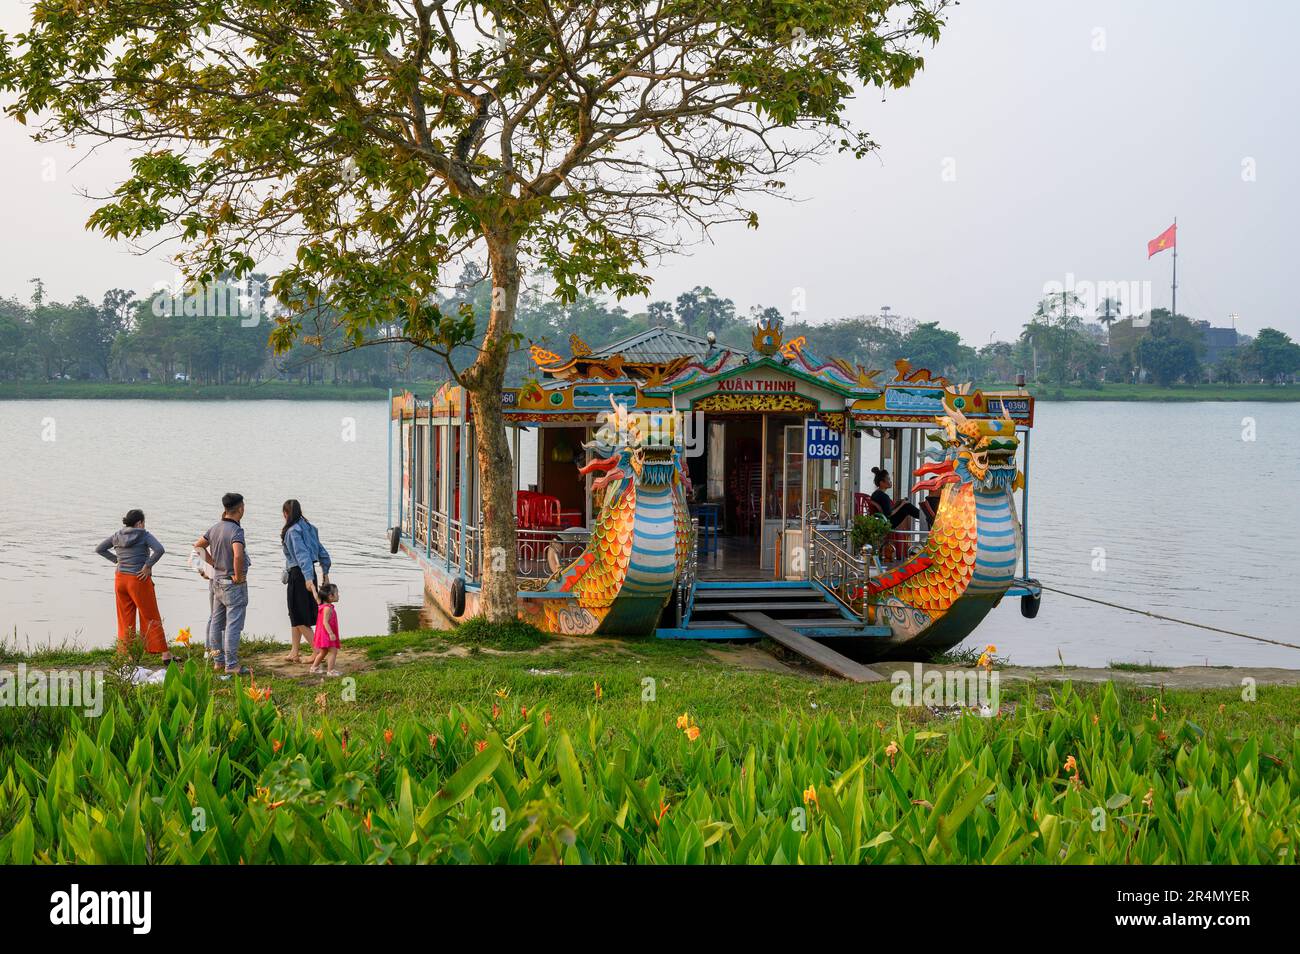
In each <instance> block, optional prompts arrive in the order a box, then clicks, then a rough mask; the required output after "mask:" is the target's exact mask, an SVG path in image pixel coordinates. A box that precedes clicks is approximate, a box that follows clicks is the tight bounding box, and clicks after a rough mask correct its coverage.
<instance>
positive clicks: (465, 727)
mask: <svg viewBox="0 0 1300 954" xmlns="http://www.w3.org/2000/svg"><path fill="white" fill-rule="evenodd" d="M460 734H461V735H469V723H468V722H462V723H461V724H460Z"/></svg>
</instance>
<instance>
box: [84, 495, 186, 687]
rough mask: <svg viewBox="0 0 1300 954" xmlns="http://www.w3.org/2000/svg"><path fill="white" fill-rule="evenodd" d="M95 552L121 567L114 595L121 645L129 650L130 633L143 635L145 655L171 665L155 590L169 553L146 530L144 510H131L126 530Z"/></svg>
mask: <svg viewBox="0 0 1300 954" xmlns="http://www.w3.org/2000/svg"><path fill="white" fill-rule="evenodd" d="M95 552H96V553H98V554H99V555H100V556H102V557H103V558H104V559H105V560H107V561H108V562H109V563H116V564H117V572H116V573H114V574H113V594H114V596H115V597H116V600H117V643H118V646H119V647H120V648H121V649H123V650H125V649H126V648H127V639H128V638H129V637H130V634H131V633H133V632H134V633H139V634H140V636H141V637H142V638H143V639H144V648H145V652H149V653H158V654H160V655H161V656H162V661H163V663H164V664H165V663H169V662H171V661H172V656H171V652H170V651H169V650H168V648H167V634H166V632H164V630H163V622H162V614H160V613H159V612H158V597H157V594H155V593H154V588H153V567H154V564H155V563H157V562H158V561H159V560H161V559H162V555H163V553H165V552H166V551H165V550H164V549H163V545H162V544H161V543H159V542H158V538H157V537H155V536H154V535H153V534H152V533H150V532H149V531H148V530H146V529H145V528H144V511H143V510H128V511H127V513H126V516H125V517H123V518H122V529H121V530H118V531H117V532H116V533H114V534H113V535H112V536H110V537H109V538H108V539H107V540H105V541H104V542H103V543H101V544H100V545H99V546H97V547H95ZM137 616H138V617H139V620H140V624H139V627H138V628H137V626H136V617H137Z"/></svg>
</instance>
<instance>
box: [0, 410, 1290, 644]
mask: <svg viewBox="0 0 1300 954" xmlns="http://www.w3.org/2000/svg"><path fill="white" fill-rule="evenodd" d="M386 441H387V428H386V407H385V404H384V402H382V401H378V402H374V401H371V402H317V401H304V402H291V401H229V402H219V403H216V402H214V403H208V402H181V401H178V402H170V401H0V446H2V447H3V448H4V449H5V450H6V452H7V454H6V457H7V461H6V466H5V467H4V469H3V472H2V473H0V634H2V635H3V637H4V638H5V640H6V641H7V642H9V643H17V645H18V647H19V648H27V647H36V646H43V645H46V644H49V643H53V644H55V645H58V644H62V643H77V644H80V645H83V646H105V645H110V644H111V643H112V641H113V639H114V634H115V624H114V612H113V594H112V571H113V568H112V567H111V566H110V565H109V564H108V563H107V562H106V561H104V560H102V559H100V558H99V557H98V556H96V555H95V554H94V552H93V551H94V547H95V545H96V544H97V543H98V542H99V541H100V540H102V539H103V538H104V537H106V536H108V535H109V534H110V533H111V532H112V531H113V530H114V529H116V528H117V527H118V526H120V525H121V516H122V514H123V513H125V512H126V511H127V510H128V509H130V508H131V507H141V508H142V509H144V510H145V512H146V514H147V525H148V528H149V530H150V531H152V532H153V533H154V535H155V536H157V537H158V538H159V539H160V540H161V541H162V542H163V544H164V545H165V546H166V547H167V548H168V553H167V555H166V556H165V557H164V558H163V560H162V562H161V563H160V564H159V565H158V566H157V568H156V570H155V581H156V585H157V590H158V599H159V604H160V606H161V608H162V612H163V615H164V617H165V621H166V626H167V629H168V632H169V634H171V635H174V634H175V632H176V630H177V629H178V628H180V627H183V626H188V627H191V628H192V629H193V630H194V632H195V634H196V638H198V637H199V634H200V633H201V632H202V629H203V627H204V625H205V622H206V619H207V591H206V588H205V586H204V584H203V583H202V581H201V580H200V579H199V578H198V577H197V575H195V574H194V573H193V572H192V571H191V570H189V569H188V567H187V565H186V558H187V557H188V554H189V549H190V547H189V544H190V542H191V541H193V540H194V538H195V537H197V536H198V535H199V533H201V532H202V531H203V530H205V529H206V528H207V527H209V526H211V525H212V523H214V522H215V521H216V520H217V518H218V516H219V511H220V509H221V508H220V497H221V495H222V493H224V492H225V491H227V490H237V491H239V492H240V493H243V494H244V495H245V497H246V498H247V504H248V512H247V515H246V517H245V520H244V527H245V531H246V534H247V537H248V541H249V552H250V555H251V557H252V559H253V563H254V566H253V570H252V573H251V574H250V608H249V615H248V622H247V628H246V632H247V633H248V634H250V635H259V636H260V635H266V636H276V637H279V638H281V639H283V638H285V637H286V636H287V632H288V622H287V615H286V610H285V598H284V588H283V587H282V586H281V585H280V570H281V567H282V564H283V560H282V558H281V556H280V546H279V528H280V523H281V517H280V506H281V504H282V503H283V501H284V500H285V498H287V497H297V498H298V499H299V500H300V501H301V502H302V505H303V510H304V512H305V513H306V514H307V516H308V517H309V518H310V519H311V520H312V521H313V522H314V523H315V524H316V525H317V527H318V528H319V529H320V532H321V537H322V540H323V541H324V543H325V545H326V546H327V547H328V548H329V550H330V552H331V555H332V556H333V559H334V570H333V572H332V574H331V579H332V581H333V582H335V583H337V584H338V585H339V589H340V595H341V600H340V603H339V617H340V620H341V622H342V626H343V635H344V636H345V637H346V636H348V635H362V634H373V633H382V632H387V631H390V630H391V629H392V628H394V627H395V626H397V625H399V624H409V622H410V621H411V620H412V619H413V618H414V616H415V615H416V608H418V607H419V605H420V603H421V600H422V585H421V577H420V574H419V572H418V571H417V569H416V568H415V566H414V564H413V563H412V562H411V561H410V560H408V559H407V558H405V557H403V556H392V555H390V554H389V553H388V551H387V548H386V546H385V542H384V537H383V532H384V528H385V526H386V525H387V506H388V503H387V490H386V484H385V481H386V476H387V469H386V462H385V454H386ZM528 450H531V448H528ZM1298 473H1300V414H1297V406H1296V405H1295V404H1247V403H1205V404H1150V403H1077V404H1061V403H1042V404H1040V405H1039V406H1038V420H1037V426H1036V427H1035V428H1034V432H1033V437H1032V459H1031V478H1032V487H1031V495H1030V500H1029V519H1028V531H1029V534H1030V543H1031V556H1030V561H1031V565H1030V572H1031V573H1032V575H1034V576H1036V577H1038V578H1039V579H1041V580H1042V581H1043V582H1044V583H1046V584H1048V585H1050V586H1054V587H1059V588H1060V589H1064V590H1068V591H1071V592H1074V593H1079V594H1081V595H1084V596H1091V597H1094V598H1097V599H1104V600H1107V601H1110V602H1114V603H1120V604H1123V605H1126V606H1132V607H1135V608H1138V609H1143V610H1147V611H1149V612H1153V613H1159V614H1163V615H1168V616H1175V617H1179V618H1183V619H1189V620H1193V621H1196V622H1200V623H1204V624H1208V625H1211V626H1217V627H1221V628H1224V629H1231V630H1237V631H1241V632H1246V633H1250V634H1252V635H1258V636H1263V637H1268V638H1272V639H1280V640H1284V641H1287V642H1300V638H1297V637H1298V635H1300V623H1298V621H1300V587H1297V586H1296V585H1295V583H1294V576H1295V570H1294V563H1293V562H1292V561H1293V554H1295V553H1296V552H1297V550H1298V549H1300V507H1298V506H1297V503H1296V498H1295V491H1296V485H1297V474H1298ZM972 642H974V643H978V644H980V645H983V644H984V643H989V642H991V643H994V644H996V645H997V647H998V653H999V655H1002V656H1006V657H1009V658H1010V659H1011V660H1012V661H1013V662H1016V663H1021V664H1025V665H1039V664H1046V665H1052V664H1056V663H1058V662H1059V661H1060V660H1064V662H1065V663H1067V664H1071V665H1105V664H1106V663H1107V662H1110V661H1120V662H1154V663H1161V664H1183V665H1189V664H1207V663H1208V664H1209V665H1241V666H1246V665H1250V666H1267V665H1272V666H1285V667H1288V668H1300V650H1293V649H1286V648H1283V647H1277V646H1270V645H1266V644H1262V643H1255V642H1250V641H1247V640H1243V639H1239V638H1235V637H1231V636H1222V635H1217V634H1214V633H1209V632H1206V631H1203V630H1198V629H1193V628H1191V627H1187V626H1180V625H1177V624H1174V623H1167V622H1160V621H1156V620H1152V619H1149V618H1147V617H1143V616H1138V615H1134V614H1131V613H1125V612H1121V611H1119V610H1115V609H1110V608H1107V607H1103V606H1098V605H1094V604H1090V603H1085V602H1082V601H1079V600H1075V599H1071V598H1069V597H1065V596H1058V595H1056V594H1053V593H1046V594H1044V598H1043V605H1042V609H1041V611H1040V613H1039V615H1038V618H1037V619H1035V620H1026V619H1023V618H1022V617H1021V615H1020V612H1019V604H1018V601H1015V600H1008V601H1007V602H1006V603H1005V604H1004V605H1003V606H1001V607H999V608H998V609H997V610H995V611H994V613H993V614H992V616H991V617H990V618H989V619H988V620H987V621H986V622H985V623H984V624H983V626H981V628H980V629H979V630H978V631H977V633H976V634H975V636H974V637H973V638H972Z"/></svg>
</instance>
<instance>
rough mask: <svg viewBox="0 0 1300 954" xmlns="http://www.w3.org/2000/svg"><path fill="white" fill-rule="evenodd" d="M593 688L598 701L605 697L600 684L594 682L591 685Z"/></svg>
mask: <svg viewBox="0 0 1300 954" xmlns="http://www.w3.org/2000/svg"><path fill="white" fill-rule="evenodd" d="M591 687H592V688H593V689H595V690H596V700H597V701H599V700H600V698H601V697H602V696H604V695H605V693H604V692H603V691H602V690H601V688H600V683H598V682H593V683H592V684H591Z"/></svg>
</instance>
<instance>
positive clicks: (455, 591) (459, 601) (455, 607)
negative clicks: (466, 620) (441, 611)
mask: <svg viewBox="0 0 1300 954" xmlns="http://www.w3.org/2000/svg"><path fill="white" fill-rule="evenodd" d="M451 615H452V616H454V617H456V618H457V619H459V618H460V617H462V616H464V615H465V578H464V577H463V576H458V577H456V579H454V580H452V581H451Z"/></svg>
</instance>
